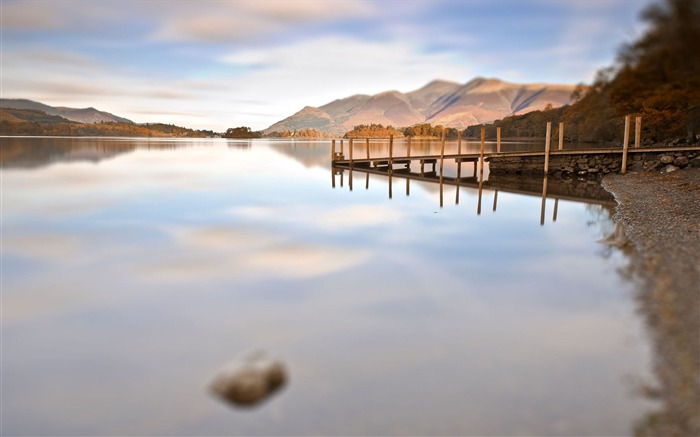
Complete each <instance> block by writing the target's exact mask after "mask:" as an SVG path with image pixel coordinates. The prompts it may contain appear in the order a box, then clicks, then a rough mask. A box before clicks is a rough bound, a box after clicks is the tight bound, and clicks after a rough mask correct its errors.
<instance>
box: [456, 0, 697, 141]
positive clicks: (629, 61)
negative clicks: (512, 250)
mask: <svg viewBox="0 0 700 437" xmlns="http://www.w3.org/2000/svg"><path fill="white" fill-rule="evenodd" d="M642 18H643V19H644V20H645V21H646V22H647V23H648V24H649V28H648V30H647V32H646V33H645V34H644V35H643V36H642V37H641V38H640V39H639V40H637V41H636V42H633V43H631V44H629V45H626V46H624V47H622V49H621V50H620V54H619V59H618V62H617V64H616V65H614V66H611V67H609V68H606V69H604V70H601V71H600V72H598V75H597V77H596V79H595V81H594V83H593V84H592V85H591V86H579V87H578V88H577V90H576V91H575V92H574V94H573V103H572V104H571V105H570V106H566V107H563V108H556V109H551V110H545V111H535V112H532V113H529V114H526V115H522V116H515V117H507V118H505V119H503V120H498V121H496V122H494V123H493V125H491V126H489V127H488V128H487V134H488V135H489V136H495V128H496V127H497V126H501V127H502V135H503V136H504V137H528V136H533V137H541V136H544V132H545V127H544V126H545V124H546V122H547V121H552V122H554V123H555V127H556V123H558V122H560V121H563V122H564V123H565V130H564V132H565V136H566V137H567V139H570V140H573V141H594V142H612V141H620V140H621V139H622V136H623V131H624V127H623V126H624V116H625V115H632V116H641V117H642V125H643V130H642V136H643V137H644V138H646V139H648V140H649V141H654V142H657V141H663V140H668V139H672V138H673V139H675V138H690V139H693V140H694V141H695V140H697V136H698V135H700V0H666V1H664V2H662V3H657V4H654V5H652V6H650V7H649V8H647V9H646V10H645V11H644V13H643V16H642ZM479 130H480V126H471V127H470V128H469V129H468V130H467V135H468V136H477V135H478V133H477V132H478V131H479Z"/></svg>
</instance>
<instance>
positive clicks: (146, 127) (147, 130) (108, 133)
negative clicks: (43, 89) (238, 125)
mask: <svg viewBox="0 0 700 437" xmlns="http://www.w3.org/2000/svg"><path fill="white" fill-rule="evenodd" d="M34 103H36V102H34ZM0 135H4V136H23V135H29V136H98V137H99V136H102V137H176V138H206V137H213V136H216V134H215V132H212V131H202V130H193V129H188V128H184V127H179V126H175V125H172V124H164V123H146V124H135V123H131V122H128V123H125V122H118V121H110V122H100V123H81V122H77V121H73V120H69V119H67V118H64V117H61V116H58V115H49V114H47V113H46V112H43V111H41V110H38V109H14V108H2V107H0ZM4 152H5V150H4V149H3V153H4Z"/></svg>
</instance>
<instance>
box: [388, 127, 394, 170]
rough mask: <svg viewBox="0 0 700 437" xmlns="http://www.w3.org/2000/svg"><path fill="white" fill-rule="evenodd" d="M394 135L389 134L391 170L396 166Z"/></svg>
mask: <svg viewBox="0 0 700 437" xmlns="http://www.w3.org/2000/svg"><path fill="white" fill-rule="evenodd" d="M393 157H394V136H393V135H389V171H391V170H393V168H394V158H393Z"/></svg>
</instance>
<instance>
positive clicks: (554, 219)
mask: <svg viewBox="0 0 700 437" xmlns="http://www.w3.org/2000/svg"><path fill="white" fill-rule="evenodd" d="M558 211H559V199H558V198H555V199H554V214H552V221H553V222H555V221H557V212H558ZM618 223H619V222H618Z"/></svg>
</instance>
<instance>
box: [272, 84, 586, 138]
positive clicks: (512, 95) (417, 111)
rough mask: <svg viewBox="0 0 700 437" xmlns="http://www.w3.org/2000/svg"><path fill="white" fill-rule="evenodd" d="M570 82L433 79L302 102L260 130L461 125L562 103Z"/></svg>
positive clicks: (566, 101) (340, 131)
mask: <svg viewBox="0 0 700 437" xmlns="http://www.w3.org/2000/svg"><path fill="white" fill-rule="evenodd" d="M574 88H575V86H574V85H553V84H547V83H535V84H516V83H509V82H504V81H502V80H499V79H486V78H482V77H477V78H475V79H472V80H471V81H469V82H467V83H465V84H459V83H456V82H448V81H441V80H435V81H432V82H430V83H429V84H427V85H425V86H424V87H422V88H420V89H418V90H415V91H411V92H408V93H401V92H398V91H386V92H383V93H379V94H375V95H373V96H368V95H364V94H357V95H354V96H350V97H347V98H344V99H339V100H334V101H332V102H330V103H328V104H326V105H323V106H320V107H318V108H314V107H311V106H306V107H305V108H304V109H302V110H301V111H299V112H297V113H296V114H293V115H292V116H290V117H287V118H285V119H284V120H281V121H279V122H277V123H275V124H273V125H272V126H270V127H268V128H267V129H265V130H264V131H263V132H264V133H266V134H268V133H272V132H275V131H277V132H282V131H293V130H298V129H308V128H313V129H316V130H319V131H322V132H330V133H335V134H344V133H345V132H347V131H349V130H352V128H353V127H354V126H357V125H360V124H371V123H378V124H383V125H385V126H386V125H392V126H395V127H405V126H411V125H414V124H418V123H431V124H434V125H437V124H440V125H443V126H447V127H454V128H458V129H463V128H465V127H467V126H471V125H475V124H482V123H489V122H492V121H494V120H498V119H501V118H504V117H507V116H509V115H517V114H525V113H527V112H531V111H536V110H541V109H544V108H545V107H547V105H552V107H559V106H563V105H567V104H569V103H570V101H571V93H572V92H573V91H574Z"/></svg>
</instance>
